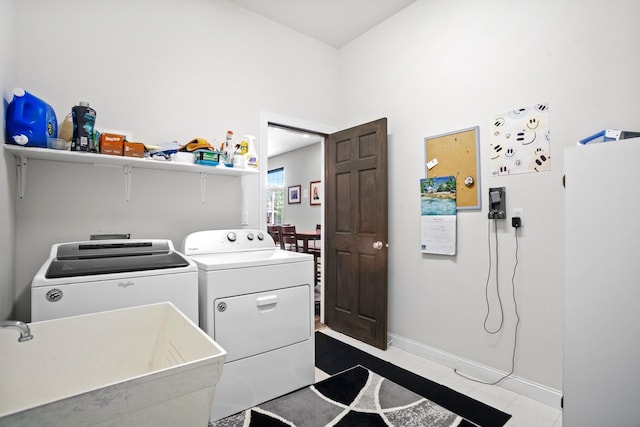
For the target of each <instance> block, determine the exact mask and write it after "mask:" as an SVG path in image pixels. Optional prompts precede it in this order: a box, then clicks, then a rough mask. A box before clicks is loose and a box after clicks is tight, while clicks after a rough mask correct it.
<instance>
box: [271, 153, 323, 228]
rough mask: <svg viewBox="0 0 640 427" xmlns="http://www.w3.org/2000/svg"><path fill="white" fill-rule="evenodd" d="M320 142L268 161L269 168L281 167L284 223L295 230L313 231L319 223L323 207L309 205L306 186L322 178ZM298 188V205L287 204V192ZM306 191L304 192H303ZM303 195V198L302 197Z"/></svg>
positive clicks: (308, 194) (308, 191) (308, 193)
mask: <svg viewBox="0 0 640 427" xmlns="http://www.w3.org/2000/svg"><path fill="white" fill-rule="evenodd" d="M321 145H322V144H321V143H319V142H318V143H317V144H313V145H309V146H307V147H304V148H300V149H297V150H293V151H289V152H287V153H284V154H281V155H279V156H274V157H270V158H269V169H270V170H271V169H277V168H280V167H284V179H285V183H284V187H285V204H284V223H288V224H293V225H295V226H296V229H297V230H315V229H316V224H320V223H321V221H322V209H323V207H322V205H313V206H312V205H311V204H310V203H309V197H311V194H310V189H309V184H310V183H311V182H312V181H320V180H321V179H322V171H323V170H324V169H323V168H322V156H321V154H322V153H321ZM293 185H299V186H300V188H301V195H302V197H301V201H300V203H295V204H289V203H287V189H288V188H289V187H290V186H293ZM305 190H306V193H305ZM305 194H306V197H305Z"/></svg>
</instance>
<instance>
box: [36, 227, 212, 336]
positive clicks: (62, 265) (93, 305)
mask: <svg viewBox="0 0 640 427" xmlns="http://www.w3.org/2000/svg"><path fill="white" fill-rule="evenodd" d="M165 301H170V302H172V303H173V304H174V305H175V306H176V307H177V308H178V309H179V310H180V311H182V312H183V313H184V314H185V315H186V316H187V317H188V318H189V319H191V320H192V321H193V322H194V323H195V324H198V317H199V316H198V268H197V267H196V265H195V263H194V262H193V261H191V260H190V259H188V258H187V257H185V256H183V255H182V254H180V253H178V252H176V251H175V249H174V247H173V244H172V243H171V241H170V240H161V239H150V240H141V239H113V240H90V241H84V242H70V243H57V244H55V245H53V246H52V247H51V252H50V254H49V258H48V259H47V260H46V261H45V263H44V264H43V265H42V267H41V268H40V270H39V271H38V273H37V274H36V275H35V277H34V278H33V280H32V282H31V321H32V322H36V321H42V320H50V319H57V318H60V317H67V316H77V315H80V314H87V313H95V312H99V311H106V310H114V309H118V308H126V307H133V306H136V305H145V304H153V303H158V302H165Z"/></svg>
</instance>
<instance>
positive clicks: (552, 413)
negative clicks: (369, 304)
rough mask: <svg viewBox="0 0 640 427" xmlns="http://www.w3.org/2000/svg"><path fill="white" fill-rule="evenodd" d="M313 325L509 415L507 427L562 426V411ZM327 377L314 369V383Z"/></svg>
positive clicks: (435, 364) (408, 356) (396, 349)
mask: <svg viewBox="0 0 640 427" xmlns="http://www.w3.org/2000/svg"><path fill="white" fill-rule="evenodd" d="M316 326H317V329H320V330H321V331H322V332H323V333H326V334H327V335H329V336H331V337H333V338H336V339H339V340H342V341H344V342H346V343H347V344H349V345H352V346H354V347H356V348H359V349H360V350H363V351H366V352H369V353H371V354H373V355H374V356H376V357H379V358H380V359H383V360H386V361H388V362H391V363H393V364H395V365H397V366H400V367H402V368H404V369H407V370H409V371H411V372H414V373H416V374H418V375H422V376H423V377H425V378H428V379H430V380H432V381H435V382H437V383H440V384H442V385H445V386H447V387H449V388H452V389H454V390H456V391H459V392H461V393H464V394H466V395H467V396H469V397H472V398H474V399H476V400H479V401H481V402H484V403H486V404H487V405H491V406H493V407H494V408H497V409H500V410H501V411H504V412H506V413H509V414H511V415H512V417H511V419H510V420H509V422H508V423H507V424H506V426H507V427H516V426H517V427H562V416H561V411H560V410H558V409H555V408H552V407H550V406H547V405H544V404H542V403H540V402H538V401H536V400H533V399H530V398H528V397H525V396H522V395H519V394H517V393H514V392H512V391H509V390H506V389H504V388H502V387H498V386H490V385H485V384H478V383H475V382H473V381H469V380H466V379H464V378H462V377H460V376H459V375H457V374H455V373H454V372H453V370H452V369H451V368H448V367H445V366H442V365H439V364H437V363H433V362H431V361H429V360H426V359H424V358H422V357H419V356H416V355H414V354H412V353H408V352H406V351H403V350H400V349H398V348H395V347H393V346H391V347H389V348H388V349H387V351H382V350H379V349H377V348H374V347H371V346H369V345H367V344H364V343H362V342H360V341H357V340H354V339H353V338H351V337H348V336H346V335H343V334H340V333H338V332H335V331H333V330H331V329H329V328H327V327H323V325H316ZM328 376H329V375H327V374H326V373H324V372H322V371H321V370H319V369H316V381H320V380H323V379H325V378H327V377H328Z"/></svg>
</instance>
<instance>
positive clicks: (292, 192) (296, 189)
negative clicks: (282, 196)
mask: <svg viewBox="0 0 640 427" xmlns="http://www.w3.org/2000/svg"><path fill="white" fill-rule="evenodd" d="M301 188H302V186H300V185H292V186H291V187H289V204H292V203H300V202H301V199H300V189H301Z"/></svg>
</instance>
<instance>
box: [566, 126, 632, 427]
mask: <svg viewBox="0 0 640 427" xmlns="http://www.w3.org/2000/svg"><path fill="white" fill-rule="evenodd" d="M565 179H566V188H565V196H566V197H565V230H566V233H565V257H566V270H565V325H564V368H563V394H564V410H563V427H577V426H580V427H584V426H640V138H634V139H628V140H622V141H612V142H605V143H599V144H592V145H586V146H579V147H571V148H568V149H567V150H566V151H565Z"/></svg>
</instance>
